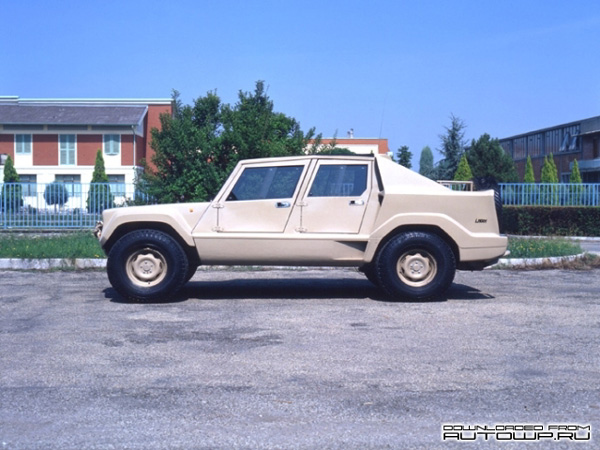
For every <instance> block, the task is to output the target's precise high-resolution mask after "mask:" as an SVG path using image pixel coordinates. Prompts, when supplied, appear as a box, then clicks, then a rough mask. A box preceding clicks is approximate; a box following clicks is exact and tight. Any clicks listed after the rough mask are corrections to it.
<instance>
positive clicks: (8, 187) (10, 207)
mask: <svg viewBox="0 0 600 450" xmlns="http://www.w3.org/2000/svg"><path fill="white" fill-rule="evenodd" d="M4 183H5V184H4V185H3V186H2V194H1V195H0V208H1V209H2V210H5V211H18V210H19V209H20V208H21V207H22V206H23V186H21V185H20V184H19V174H18V173H17V170H16V169H15V164H14V162H13V159H12V158H11V157H10V155H9V156H8V158H6V163H5V164H4Z"/></svg>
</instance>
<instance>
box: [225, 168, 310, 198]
mask: <svg viewBox="0 0 600 450" xmlns="http://www.w3.org/2000/svg"><path fill="white" fill-rule="evenodd" d="M281 169H297V177H296V181H295V185H294V188H293V190H292V191H291V193H290V195H289V196H288V195H286V196H274V195H269V193H270V192H271V188H272V187H273V182H274V181H275V180H277V178H278V174H277V171H278V170H281ZM305 169H306V165H304V164H289V165H274V166H261V167H251V166H249V167H244V169H243V170H242V172H241V173H240V175H239V176H238V177H237V179H236V180H235V183H234V184H233V186H232V187H231V189H230V190H229V192H228V193H227V197H226V199H225V201H227V202H248V201H263V200H274V199H291V198H294V197H295V195H296V192H297V191H298V188H299V186H300V181H301V179H302V175H303V173H304V171H305ZM260 170H266V171H267V173H266V174H265V175H264V176H263V179H262V180H261V186H260V189H259V193H263V195H260V196H256V197H251V198H238V196H237V195H236V194H235V193H234V191H235V190H236V188H237V187H238V186H240V183H242V182H247V181H246V179H245V176H251V172H254V173H257V174H258V171H260ZM279 176H281V175H279ZM267 181H268V186H267V185H265V183H266V182H267Z"/></svg>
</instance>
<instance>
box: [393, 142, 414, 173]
mask: <svg viewBox="0 0 600 450" xmlns="http://www.w3.org/2000/svg"><path fill="white" fill-rule="evenodd" d="M396 158H398V164H400V165H401V166H404V167H406V168H407V169H412V152H411V151H410V150H409V149H408V146H406V145H403V146H402V147H400V148H399V149H398V151H397V152H396Z"/></svg>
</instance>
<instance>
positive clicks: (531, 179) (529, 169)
mask: <svg viewBox="0 0 600 450" xmlns="http://www.w3.org/2000/svg"><path fill="white" fill-rule="evenodd" d="M523 183H535V175H534V173H533V164H532V163H531V156H527V163H526V164H525V175H524V176H523Z"/></svg>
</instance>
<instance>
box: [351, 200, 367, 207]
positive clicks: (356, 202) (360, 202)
mask: <svg viewBox="0 0 600 450" xmlns="http://www.w3.org/2000/svg"><path fill="white" fill-rule="evenodd" d="M364 204H365V201H364V200H350V203H349V205H350V206H363V205H364Z"/></svg>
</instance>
